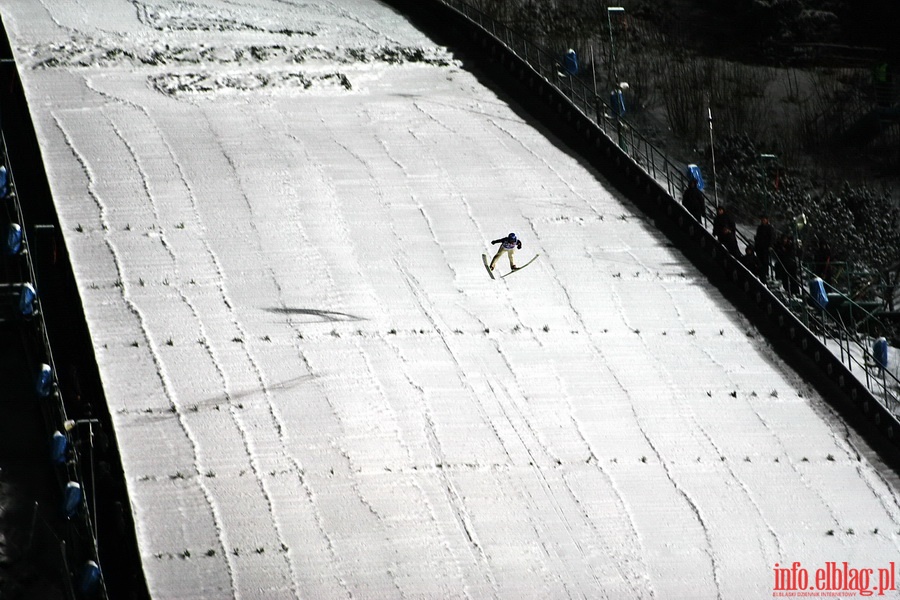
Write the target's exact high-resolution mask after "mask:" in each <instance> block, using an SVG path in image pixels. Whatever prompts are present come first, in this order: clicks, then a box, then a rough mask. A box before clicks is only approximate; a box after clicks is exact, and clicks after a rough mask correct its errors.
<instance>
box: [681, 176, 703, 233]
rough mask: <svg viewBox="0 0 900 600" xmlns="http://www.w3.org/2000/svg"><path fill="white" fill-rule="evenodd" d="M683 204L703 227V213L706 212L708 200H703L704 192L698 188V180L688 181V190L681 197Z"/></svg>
mask: <svg viewBox="0 0 900 600" xmlns="http://www.w3.org/2000/svg"><path fill="white" fill-rule="evenodd" d="M681 203H682V204H683V205H684V207H685V208H686V209H687V211H688V212H689V213H691V216H693V217H694V218H695V219H697V222H699V223H700V224H701V225H702V224H703V213H704V212H706V210H705V209H706V200H705V199H704V198H703V192H701V191H700V188H698V187H697V180H696V179H695V178H693V177H691V178H690V181H688V186H687V189H686V190H684V195H683V196H682V197H681Z"/></svg>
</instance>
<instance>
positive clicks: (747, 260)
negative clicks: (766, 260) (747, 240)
mask: <svg viewBox="0 0 900 600" xmlns="http://www.w3.org/2000/svg"><path fill="white" fill-rule="evenodd" d="M741 263H742V264H743V265H744V266H745V267H747V270H748V271H750V272H751V273H753V274H754V275H756V276H757V277H758V276H759V272H760V270H761V266H760V264H759V258H758V257H757V256H756V252H754V250H753V246H751V245H750V244H747V247H746V248H744V255H743V256H741Z"/></svg>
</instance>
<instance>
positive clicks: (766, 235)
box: [753, 215, 775, 283]
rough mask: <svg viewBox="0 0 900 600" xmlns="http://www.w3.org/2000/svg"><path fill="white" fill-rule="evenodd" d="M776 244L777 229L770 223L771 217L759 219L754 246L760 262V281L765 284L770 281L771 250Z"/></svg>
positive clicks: (764, 216)
mask: <svg viewBox="0 0 900 600" xmlns="http://www.w3.org/2000/svg"><path fill="white" fill-rule="evenodd" d="M774 242H775V228H774V227H772V224H771V223H769V217H768V216H766V215H763V216H761V217H760V218H759V225H758V226H757V227H756V237H755V238H754V239H753V245H754V248H755V249H756V258H757V259H758V260H759V279H760V280H761V281H762V282H763V283H767V282H768V280H769V261H770V258H769V250H771V248H772V244H773V243H774Z"/></svg>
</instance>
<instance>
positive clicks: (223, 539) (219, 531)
mask: <svg viewBox="0 0 900 600" xmlns="http://www.w3.org/2000/svg"><path fill="white" fill-rule="evenodd" d="M53 120H54V122H55V124H56V126H57V128H58V129H59V131H60V133H61V134H62V135H63V137H64V139H65V142H66V145H67V146H68V148H69V149H70V150H71V152H72V154H73V155H74V156H75V158H76V160H77V162H78V163H79V164H80V165H81V167H82V169H83V170H84V174H85V177H86V178H87V180H88V185H87V191H88V195H89V196H90V198H91V200H92V201H93V202H94V203H95V204H96V206H97V209H98V211H99V219H100V224H101V228H102V230H103V232H104V233H103V240H104V244H105V245H106V246H107V248H108V249H109V252H110V255H111V256H112V258H113V262H114V264H115V267H116V272H117V274H118V277H119V281H122V282H123V285H122V287H121V290H122V291H121V293H122V298H123V300H124V302H125V305H126V306H127V307H128V309H129V310H130V311H131V313H132V314H133V315H134V317H135V318H136V319H137V321H138V326H139V328H140V331H141V333H142V335H143V337H144V341H145V342H146V343H147V344H148V346H149V347H150V354H151V359H152V360H153V361H154V364H155V366H156V369H157V374H158V376H159V380H160V384H161V385H162V388H163V392H164V394H165V396H166V398H167V400H168V401H169V403H170V405H171V406H172V407H174V408H176V418H177V419H178V423H179V426H180V427H181V428H182V430H183V431H184V434H185V437H187V439H188V440H189V441H190V444H191V447H192V448H193V457H192V463H193V466H194V475H195V479H196V481H197V485H198V487H199V488H200V490H201V491H202V493H203V497H204V499H205V501H206V503H207V505H208V507H209V510H210V514H211V515H212V517H213V519H214V523H215V527H216V535H217V537H218V539H219V547H220V549H221V550H222V551H223V555H224V556H225V557H226V558H225V562H226V569H227V572H228V577H229V579H230V583H231V589H232V590H234V589H235V588H236V585H235V569H234V564H233V562H232V560H231V558H230V555H229V553H228V552H227V551H226V550H227V549H228V543H227V533H226V532H225V531H224V530H223V528H222V517H221V515H220V514H219V511H218V509H217V507H216V502H215V500H214V499H213V496H212V493H211V492H210V490H209V488H208V486H206V485H205V484H204V483H203V478H202V477H201V473H202V467H201V465H200V463H199V457H198V453H197V449H198V445H199V444H198V441H197V439H196V436H195V435H194V434H193V433H192V432H191V430H190V428H189V427H188V425H187V423H186V422H185V419H184V417H183V415H182V413H181V411H179V410H177V409H178V402H177V401H176V399H175V394H174V393H173V391H172V389H171V386H170V383H169V381H168V378H167V377H166V375H165V368H164V366H163V363H162V361H161V360H160V357H159V353H158V351H157V350H156V347H155V344H154V341H153V338H152V336H151V335H150V332H149V331H148V330H147V327H146V325H145V323H144V316H143V314H142V313H141V311H140V310H139V309H138V308H137V306H135V304H134V303H133V302H132V301H131V300H130V298H129V297H128V293H127V288H126V287H125V284H124V281H125V277H124V275H125V273H124V267H123V265H122V260H121V258H120V256H119V252H118V251H117V249H116V247H115V245H114V244H113V242H112V240H111V239H110V238H109V235H108V233H107V232H108V231H109V223H108V222H107V219H106V212H107V211H106V207H105V205H104V203H103V200H102V199H101V198H100V197H99V195H98V194H97V193H96V191H95V189H94V188H95V184H94V181H95V179H94V176H93V174H92V172H91V169H90V166H89V164H88V162H87V160H86V159H85V158H84V157H83V156H82V155H81V153H80V152H79V151H78V149H77V147H76V146H75V144H74V142H73V141H72V138H71V136H70V134H69V133H68V132H67V131H66V128H65V127H64V126H63V124H62V122H61V121H60V120H59V117H58V116H56V115H53Z"/></svg>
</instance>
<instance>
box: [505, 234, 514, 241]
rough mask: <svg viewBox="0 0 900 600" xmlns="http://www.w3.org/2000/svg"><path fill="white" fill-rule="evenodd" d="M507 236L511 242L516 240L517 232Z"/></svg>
mask: <svg viewBox="0 0 900 600" xmlns="http://www.w3.org/2000/svg"><path fill="white" fill-rule="evenodd" d="M507 237H508V238H509V241H511V242H514V241H516V234H514V233H511V234H509V235H508V236H507Z"/></svg>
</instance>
